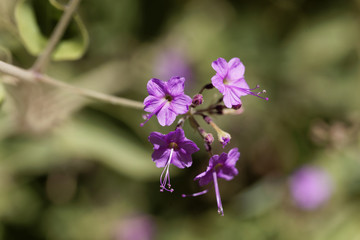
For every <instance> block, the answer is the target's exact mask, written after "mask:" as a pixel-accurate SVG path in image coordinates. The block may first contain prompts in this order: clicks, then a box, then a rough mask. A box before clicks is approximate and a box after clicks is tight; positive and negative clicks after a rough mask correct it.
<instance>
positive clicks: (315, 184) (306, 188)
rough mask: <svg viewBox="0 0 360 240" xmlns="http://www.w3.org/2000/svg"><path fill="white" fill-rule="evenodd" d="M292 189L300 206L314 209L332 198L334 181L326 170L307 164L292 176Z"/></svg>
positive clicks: (292, 193) (294, 197)
mask: <svg viewBox="0 0 360 240" xmlns="http://www.w3.org/2000/svg"><path fill="white" fill-rule="evenodd" d="M290 191H291V195H292V197H293V199H294V201H295V203H296V205H297V206H298V207H300V208H302V209H305V210H314V209H316V208H318V207H319V206H321V205H322V204H324V203H325V202H326V201H327V200H328V199H329V198H330V196H331V193H332V183H331V179H330V177H329V175H328V174H327V173H326V172H325V171H324V170H322V169H320V168H317V167H313V166H305V167H302V168H300V169H299V170H298V171H296V172H295V173H294V174H293V175H292V177H291V178H290Z"/></svg>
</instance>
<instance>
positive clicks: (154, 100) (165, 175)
mask: <svg viewBox="0 0 360 240" xmlns="http://www.w3.org/2000/svg"><path fill="white" fill-rule="evenodd" d="M212 67H213V69H214V70H215V71H216V74H215V75H214V76H213V77H212V78H211V83H209V84H206V85H205V86H204V87H203V88H201V90H200V91H199V92H198V93H197V94H195V95H194V97H193V98H190V97H189V96H188V95H186V94H185V93H184V84H185V78H183V77H177V76H174V77H172V78H170V79H169V80H168V81H166V82H165V81H161V80H159V79H156V78H153V79H150V80H149V82H148V84H147V90H148V93H149V96H147V97H146V98H145V100H144V110H145V111H146V112H148V114H147V115H145V122H144V123H141V126H144V124H145V123H146V122H147V121H149V120H150V119H151V118H152V117H153V116H154V115H155V116H156V117H157V120H158V122H159V124H160V125H161V126H165V125H167V126H170V125H172V124H173V123H174V121H175V119H176V117H177V116H178V115H181V118H180V119H179V121H178V124H177V125H176V127H175V131H171V132H169V133H168V134H162V133H159V132H152V133H151V134H150V136H149V139H148V140H149V142H151V143H152V144H153V146H154V152H153V154H152V160H153V161H154V162H155V164H156V166H157V167H158V168H164V169H163V171H162V173H161V175H160V191H161V192H163V191H164V190H165V191H168V192H173V191H174V189H173V188H172V186H171V183H170V165H171V164H172V165H174V166H176V167H178V168H185V167H190V166H191V165H192V157H191V155H192V154H193V153H195V152H197V151H199V150H200V149H199V148H198V147H197V145H196V144H195V143H194V142H193V141H191V140H189V139H187V138H186V137H185V133H184V130H183V129H182V127H183V125H184V123H185V122H186V120H188V121H189V122H190V125H191V127H193V128H194V129H195V130H196V131H198V133H199V134H200V136H201V137H202V139H203V141H204V144H205V150H206V151H207V152H208V153H209V155H210V159H209V165H208V167H207V169H206V170H205V171H204V172H203V173H200V174H199V175H197V176H196V177H195V178H194V180H195V181H199V185H200V186H205V185H208V184H209V183H213V184H214V189H215V194H216V199H217V205H218V212H219V214H221V215H224V211H223V207H222V203H221V197H220V191H219V186H218V181H217V180H218V178H223V179H225V180H227V181H229V180H232V179H233V178H234V176H236V175H237V174H238V170H237V169H236V167H235V165H236V162H237V161H238V159H239V157H240V152H239V151H238V149H237V148H233V149H231V150H230V151H229V153H225V152H223V153H221V154H220V155H216V154H213V152H212V147H211V146H212V144H213V142H214V137H213V135H212V134H211V133H208V132H206V131H205V130H204V129H203V128H202V127H201V125H200V124H199V122H198V120H197V119H196V117H197V116H199V117H201V118H202V119H203V120H204V122H205V123H206V124H208V125H210V126H211V127H212V128H213V129H214V130H215V132H216V134H217V136H218V141H219V142H220V143H221V144H222V147H223V148H225V146H226V145H227V144H228V143H229V142H230V139H231V136H230V134H229V133H227V132H225V131H223V130H222V129H221V128H220V127H219V126H218V125H217V124H216V123H215V122H214V121H213V120H212V118H211V117H210V115H225V114H239V113H241V112H242V111H241V106H242V102H241V99H240V98H241V97H243V96H245V95H254V96H257V97H259V98H262V99H265V100H268V98H264V97H261V96H260V94H262V93H265V90H263V91H260V92H254V91H255V90H256V89H258V88H259V86H256V87H255V88H249V86H248V84H247V83H246V81H245V78H244V73H245V66H244V64H243V63H242V62H241V61H240V59H239V58H233V59H231V60H230V61H229V62H227V61H226V60H225V59H223V58H218V59H217V60H216V61H214V62H213V63H212ZM214 87H215V88H217V89H218V90H219V92H220V93H221V94H222V96H221V97H220V99H218V100H217V101H216V102H215V103H214V104H212V105H210V106H208V107H206V108H203V109H198V108H197V107H198V106H200V105H202V104H203V103H204V99H203V95H202V93H203V91H205V90H209V89H213V88H214ZM207 192H208V189H206V190H203V191H201V192H198V193H194V194H189V195H185V194H182V196H183V197H187V196H193V197H195V196H199V195H202V194H205V193H207Z"/></svg>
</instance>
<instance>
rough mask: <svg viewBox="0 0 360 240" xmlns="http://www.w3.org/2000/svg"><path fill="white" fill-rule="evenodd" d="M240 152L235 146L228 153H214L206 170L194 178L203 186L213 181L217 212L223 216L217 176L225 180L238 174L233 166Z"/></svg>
mask: <svg viewBox="0 0 360 240" xmlns="http://www.w3.org/2000/svg"><path fill="white" fill-rule="evenodd" d="M239 157H240V152H239V151H238V149H237V148H233V149H231V150H230V151H229V154H227V153H222V154H221V155H220V156H219V155H214V156H212V157H211V158H210V160H209V166H208V167H207V169H206V171H205V172H203V173H200V174H199V175H197V176H196V177H195V178H194V180H195V181H197V180H199V185H200V186H205V185H207V184H209V183H210V182H212V181H214V188H215V194H216V202H217V205H218V213H219V214H221V215H222V216H224V210H223V207H222V203H221V196H220V191H219V186H218V182H217V178H218V177H219V178H223V179H225V180H228V181H229V180H231V179H233V178H234V176H236V175H237V174H238V170H237V169H236V168H235V164H236V162H237V161H238V160H239ZM207 192H208V190H207V189H206V190H204V191H202V192H199V193H194V194H191V195H185V194H183V195H182V197H187V196H193V197H195V196H199V195H202V194H205V193H207Z"/></svg>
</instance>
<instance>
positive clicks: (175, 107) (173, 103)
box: [141, 77, 192, 126]
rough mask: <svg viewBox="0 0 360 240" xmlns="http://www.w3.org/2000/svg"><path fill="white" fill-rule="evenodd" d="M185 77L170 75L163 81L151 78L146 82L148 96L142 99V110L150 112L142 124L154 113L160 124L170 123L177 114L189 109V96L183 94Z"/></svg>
mask: <svg viewBox="0 0 360 240" xmlns="http://www.w3.org/2000/svg"><path fill="white" fill-rule="evenodd" d="M184 82H185V78H182V77H172V78H170V80H169V81H167V82H164V81H161V80H159V79H156V78H152V79H150V80H149V82H148V83H147V90H148V93H149V96H147V97H146V98H145V100H144V105H145V107H144V110H145V111H146V112H150V114H148V115H147V116H146V120H145V122H144V123H142V124H141V126H143V125H144V124H145V123H146V122H147V121H148V120H149V119H150V118H151V117H152V116H153V115H154V114H155V115H156V116H157V118H158V120H159V123H160V125H161V126H165V125H171V124H172V123H173V122H174V121H175V118H176V116H177V115H178V114H185V113H186V112H187V111H188V110H189V106H190V104H191V101H192V100H191V98H190V97H189V96H187V95H185V94H184Z"/></svg>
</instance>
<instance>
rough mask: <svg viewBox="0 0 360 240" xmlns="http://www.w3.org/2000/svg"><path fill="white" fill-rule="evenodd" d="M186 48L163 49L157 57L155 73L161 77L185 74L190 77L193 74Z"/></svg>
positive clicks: (187, 77)
mask: <svg viewBox="0 0 360 240" xmlns="http://www.w3.org/2000/svg"><path fill="white" fill-rule="evenodd" d="M185 52H186V51H185V49H174V48H173V47H171V48H170V49H168V48H165V49H163V50H161V52H160V54H159V55H158V56H157V57H156V59H155V64H154V74H155V76H158V77H159V78H161V79H163V78H164V79H167V78H169V77H171V76H174V75H175V76H184V77H185V78H186V79H190V78H191V75H192V70H191V65H190V63H189V61H188V60H187V58H186V56H185V55H184V53H185Z"/></svg>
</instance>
